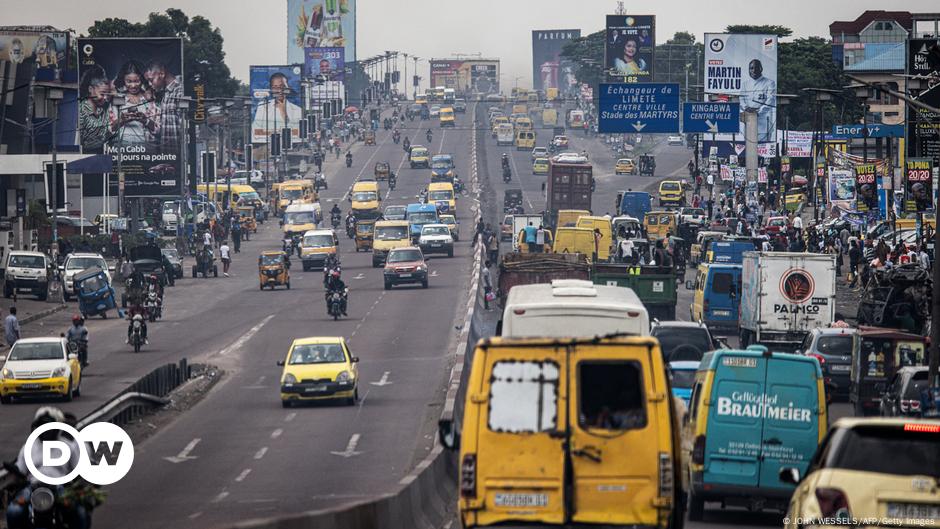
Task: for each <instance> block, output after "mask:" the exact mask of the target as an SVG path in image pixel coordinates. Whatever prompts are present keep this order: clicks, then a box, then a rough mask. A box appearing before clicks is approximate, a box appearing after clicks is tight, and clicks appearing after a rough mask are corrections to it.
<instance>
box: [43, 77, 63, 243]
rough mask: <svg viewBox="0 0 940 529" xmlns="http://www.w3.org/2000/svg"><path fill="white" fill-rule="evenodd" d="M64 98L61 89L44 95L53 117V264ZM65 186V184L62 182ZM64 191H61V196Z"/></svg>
mask: <svg viewBox="0 0 940 529" xmlns="http://www.w3.org/2000/svg"><path fill="white" fill-rule="evenodd" d="M64 96H65V94H64V92H63V91H62V90H61V89H58V88H53V89H51V90H49V91H48V92H47V93H46V98H47V99H51V100H52V108H53V116H52V197H51V199H52V260H53V262H58V260H57V259H58V254H59V222H58V211H59V200H58V198H59V188H58V185H59V182H58V180H59V166H58V159H57V154H58V151H57V146H56V143H58V138H57V136H58V132H59V129H58V123H59V101H61V100H62V98H63V97H64ZM62 173H63V175H62V176H63V177H64V176H65V174H64V173H65V171H62ZM62 183H63V184H65V182H64V181H63V182H62ZM64 194H65V190H63V195H64Z"/></svg>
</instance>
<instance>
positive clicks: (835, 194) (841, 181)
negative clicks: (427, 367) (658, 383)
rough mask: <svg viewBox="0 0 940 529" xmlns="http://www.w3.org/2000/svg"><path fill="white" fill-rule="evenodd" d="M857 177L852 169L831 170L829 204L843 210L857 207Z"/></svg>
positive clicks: (833, 168) (831, 168) (832, 168)
mask: <svg viewBox="0 0 940 529" xmlns="http://www.w3.org/2000/svg"><path fill="white" fill-rule="evenodd" d="M855 196H856V195H855V175H854V174H852V171H851V170H850V169H837V168H835V167H830V168H829V202H830V203H831V204H832V205H833V206H838V207H840V208H842V209H848V210H851V209H854V207H855Z"/></svg>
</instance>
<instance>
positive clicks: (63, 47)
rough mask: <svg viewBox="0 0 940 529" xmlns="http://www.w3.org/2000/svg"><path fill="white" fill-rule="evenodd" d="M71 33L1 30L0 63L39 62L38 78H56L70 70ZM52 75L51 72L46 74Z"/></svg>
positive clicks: (15, 64) (37, 64)
mask: <svg viewBox="0 0 940 529" xmlns="http://www.w3.org/2000/svg"><path fill="white" fill-rule="evenodd" d="M68 51H69V34H68V33H67V32H64V31H15V30H0V61H10V62H12V63H13V64H14V66H19V65H20V64H26V63H29V62H30V61H35V62H36V68H37V70H36V77H37V78H39V79H44V78H47V76H48V75H49V73H51V74H52V77H53V78H55V79H58V78H59V72H61V71H62V70H64V69H66V68H68ZM47 72H49V73H47Z"/></svg>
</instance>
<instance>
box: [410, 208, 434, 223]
mask: <svg viewBox="0 0 940 529" xmlns="http://www.w3.org/2000/svg"><path fill="white" fill-rule="evenodd" d="M408 221H409V222H411V223H412V224H428V223H431V222H437V213H435V212H433V211H418V212H415V213H412V214H411V215H408Z"/></svg>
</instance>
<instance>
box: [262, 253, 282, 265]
mask: <svg viewBox="0 0 940 529" xmlns="http://www.w3.org/2000/svg"><path fill="white" fill-rule="evenodd" d="M283 259H284V258H283V257H281V256H280V255H262V256H261V266H279V265H280V264H281V262H282V261H283Z"/></svg>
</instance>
